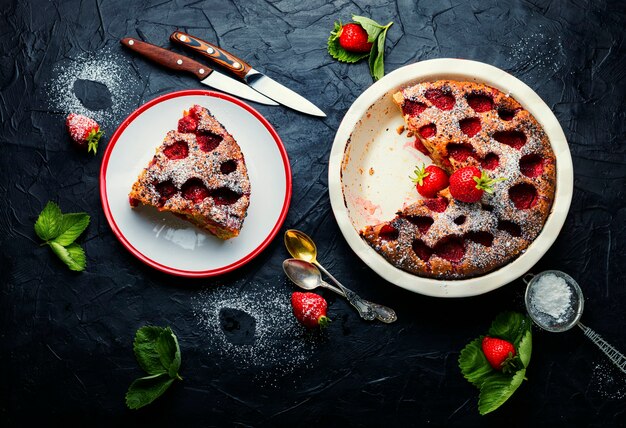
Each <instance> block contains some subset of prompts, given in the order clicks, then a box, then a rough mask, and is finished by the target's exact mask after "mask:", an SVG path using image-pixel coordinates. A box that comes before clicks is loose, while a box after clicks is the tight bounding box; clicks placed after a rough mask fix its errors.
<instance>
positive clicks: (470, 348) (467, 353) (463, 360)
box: [459, 336, 493, 388]
mask: <svg viewBox="0 0 626 428" xmlns="http://www.w3.org/2000/svg"><path fill="white" fill-rule="evenodd" d="M483 337H484V336H480V337H479V338H478V339H474V340H472V341H471V342H470V343H468V344H467V346H466V347H465V348H463V350H462V351H461V355H460V356H459V367H460V368H461V373H463V377H465V379H467V380H468V381H469V382H470V383H472V384H473V385H474V386H476V387H478V388H480V386H481V385H482V384H483V382H484V381H485V379H486V378H487V377H488V376H489V375H490V374H492V373H493V369H492V368H491V366H490V365H489V362H488V361H487V358H486V357H485V354H484V353H483V348H482V341H483Z"/></svg>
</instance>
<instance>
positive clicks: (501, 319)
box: [489, 312, 531, 349]
mask: <svg viewBox="0 0 626 428" xmlns="http://www.w3.org/2000/svg"><path fill="white" fill-rule="evenodd" d="M530 326H531V321H530V319H529V318H528V317H527V316H524V315H522V314H520V313H519V312H503V313H501V314H500V315H498V316H497V317H496V319H495V320H494V321H493V323H491V327H489V336H493V337H499V338H500V339H505V340H508V341H509V342H511V343H512V344H513V345H515V348H516V349H517V346H518V345H519V342H520V340H522V337H523V336H524V334H526V331H527V330H529V329H530Z"/></svg>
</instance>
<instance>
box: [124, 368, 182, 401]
mask: <svg viewBox="0 0 626 428" xmlns="http://www.w3.org/2000/svg"><path fill="white" fill-rule="evenodd" d="M173 382H174V379H172V378H170V376H169V375H168V374H167V373H160V374H155V375H152V376H146V377H142V378H139V379H136V380H135V381H134V382H133V383H131V384H130V387H129V388H128V392H126V406H128V408H129V409H139V408H141V407H143V406H146V405H148V404H150V403H152V402H153V401H154V400H156V399H157V398H159V397H160V396H161V395H163V393H164V392H165V391H167V388H169V387H170V385H171V384H172V383H173Z"/></svg>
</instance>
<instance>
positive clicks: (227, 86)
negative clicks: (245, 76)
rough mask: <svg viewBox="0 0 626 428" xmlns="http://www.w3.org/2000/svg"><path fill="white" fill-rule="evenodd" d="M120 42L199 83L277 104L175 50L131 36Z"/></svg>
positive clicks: (243, 96) (262, 101)
mask: <svg viewBox="0 0 626 428" xmlns="http://www.w3.org/2000/svg"><path fill="white" fill-rule="evenodd" d="M120 43H121V44H122V45H124V46H126V47H127V48H128V49H130V50H132V51H133V52H137V53H138V54H140V55H143V56H144V57H146V58H148V59H150V60H152V61H154V62H156V63H157V64H160V65H162V66H164V67H167V68H169V69H171V70H175V71H186V72H188V73H191V74H193V75H194V76H196V77H197V78H198V79H200V83H203V84H205V85H207V86H210V87H212V88H215V89H219V90H220V91H223V92H226V93H229V94H232V95H235V96H237V97H240V98H245V99H248V100H251V101H254V102H257V103H260V104H267V105H272V106H275V105H278V104H277V103H276V102H274V101H272V100H271V99H269V98H267V97H265V96H263V95H262V94H260V93H258V92H257V91H255V90H253V89H251V88H250V87H248V86H247V85H245V84H243V83H241V82H239V81H237V80H235V79H232V78H230V77H228V76H225V75H224V74H222V73H218V72H217V71H215V70H213V69H212V68H210V67H207V66H206V65H202V64H200V63H199V62H197V61H194V60H193V59H191V58H188V57H186V56H184V55H180V54H178V53H176V52H173V51H170V50H167V49H165V48H162V47H159V46H156V45H153V44H151V43H147V42H143V41H141V40H137V39H134V38H132V37H126V38H124V39H122V40H120Z"/></svg>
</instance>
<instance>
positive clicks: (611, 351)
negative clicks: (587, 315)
mask: <svg viewBox="0 0 626 428" xmlns="http://www.w3.org/2000/svg"><path fill="white" fill-rule="evenodd" d="M578 327H580V329H581V330H582V331H583V333H584V334H585V336H587V337H588V338H589V339H591V341H592V342H593V343H595V344H596V345H597V346H598V348H600V350H601V351H602V352H604V353H605V354H606V356H607V357H609V360H611V361H612V362H613V364H615V365H616V366H617V367H619V369H620V370H621V371H623V372H624V373H626V357H624V355H623V354H622V353H621V352H619V351H618V350H617V349H615V348H614V347H612V346H611V345H609V343H608V342H607V341H606V340H604V339H603V338H602V337H601V336H600V335H599V334H598V333H596V332H595V331H593V330H592V329H590V328H589V327H587V326H586V325H583V324H582V323H580V322H579V323H578Z"/></svg>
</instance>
